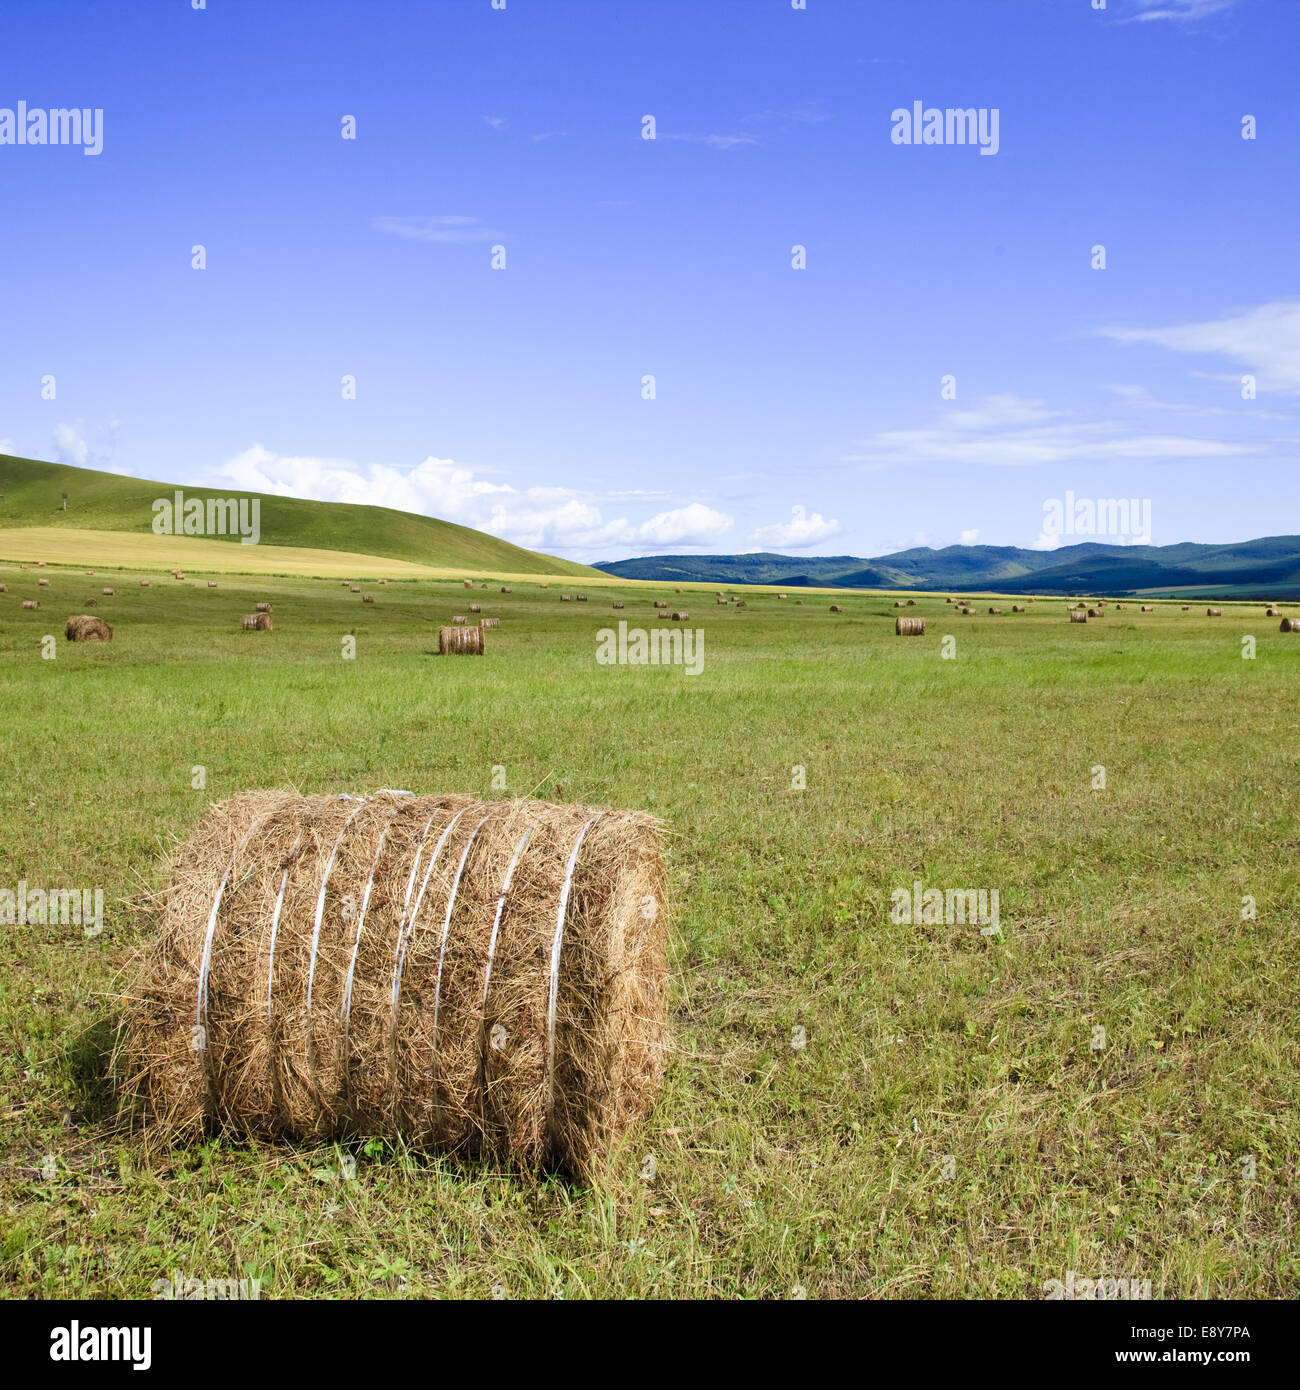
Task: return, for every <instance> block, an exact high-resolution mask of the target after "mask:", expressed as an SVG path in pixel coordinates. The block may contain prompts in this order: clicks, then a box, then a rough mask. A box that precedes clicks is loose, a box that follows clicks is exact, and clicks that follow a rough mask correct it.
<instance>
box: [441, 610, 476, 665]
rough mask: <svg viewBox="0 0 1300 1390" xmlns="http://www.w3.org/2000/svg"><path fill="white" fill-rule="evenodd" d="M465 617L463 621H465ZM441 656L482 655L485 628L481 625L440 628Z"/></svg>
mask: <svg viewBox="0 0 1300 1390" xmlns="http://www.w3.org/2000/svg"><path fill="white" fill-rule="evenodd" d="M464 621H465V620H464V618H462V619H461V622H464ZM438 655H439V656H482V655H483V629H482V628H481V627H440V628H439V629H438Z"/></svg>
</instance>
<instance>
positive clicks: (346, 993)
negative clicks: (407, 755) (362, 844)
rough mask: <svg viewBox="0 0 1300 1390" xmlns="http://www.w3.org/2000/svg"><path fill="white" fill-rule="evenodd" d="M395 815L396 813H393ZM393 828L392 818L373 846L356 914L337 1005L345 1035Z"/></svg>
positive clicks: (350, 1017)
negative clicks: (381, 865) (372, 898)
mask: <svg viewBox="0 0 1300 1390" xmlns="http://www.w3.org/2000/svg"><path fill="white" fill-rule="evenodd" d="M407 794H408V795H409V793H407ZM393 814H394V815H396V811H394V813H393ZM392 828H393V821H392V817H391V816H390V817H389V820H388V824H387V825H386V826H384V828H383V830H382V831H380V833H379V843H378V844H377V845H376V846H375V854H374V858H373V859H371V861H370V874H369V876H368V877H367V878H366V887H365V892H363V893H362V895H361V911H360V912H359V913H358V914H357V934H356V936H355V937H354V938H353V940H352V959H351V960H350V961H348V973H347V978H346V979H345V980H344V981H343V1002H342V1003H341V1004H340V1005H339V1018H341V1019H342V1020H343V1031H344V1032H345V1033H346V1032H347V1030H348V1024H349V1023H350V1022H351V1019H352V977H353V975H354V974H355V973H356V969H357V953H358V952H359V951H360V950H361V931H362V928H364V926H365V925H366V909H367V908H368V907H369V906H370V890H371V889H372V888H373V887H374V886H375V870H376V869H378V868H379V856H380V855H381V854H382V853H383V852H384V841H385V840H386V839H388V832H389V831H390V830H391V829H392Z"/></svg>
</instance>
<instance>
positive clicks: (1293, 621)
mask: <svg viewBox="0 0 1300 1390" xmlns="http://www.w3.org/2000/svg"><path fill="white" fill-rule="evenodd" d="M1278 631H1279V632H1300V618H1283V619H1282V625H1281V626H1280V627H1279V628H1278Z"/></svg>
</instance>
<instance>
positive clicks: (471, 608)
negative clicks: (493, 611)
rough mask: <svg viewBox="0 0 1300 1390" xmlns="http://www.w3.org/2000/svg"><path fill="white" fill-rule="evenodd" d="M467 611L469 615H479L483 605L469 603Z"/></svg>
mask: <svg viewBox="0 0 1300 1390" xmlns="http://www.w3.org/2000/svg"><path fill="white" fill-rule="evenodd" d="M469 611H470V612H471V613H481V612H482V611H483V605H482V604H481V603H471V604H470V605H469Z"/></svg>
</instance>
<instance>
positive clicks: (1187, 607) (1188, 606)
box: [1183, 603, 1192, 613]
mask: <svg viewBox="0 0 1300 1390" xmlns="http://www.w3.org/2000/svg"><path fill="white" fill-rule="evenodd" d="M1191 611H1192V605H1191V604H1190V603H1185V604H1183V612H1184V613H1190V612H1191Z"/></svg>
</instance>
